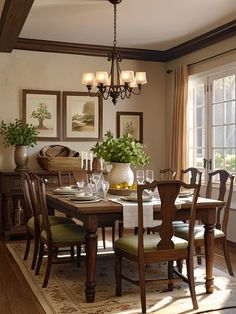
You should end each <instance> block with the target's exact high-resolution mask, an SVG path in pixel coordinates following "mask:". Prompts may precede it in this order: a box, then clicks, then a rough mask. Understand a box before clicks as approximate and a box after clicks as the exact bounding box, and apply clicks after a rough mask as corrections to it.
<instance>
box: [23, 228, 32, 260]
mask: <svg viewBox="0 0 236 314" xmlns="http://www.w3.org/2000/svg"><path fill="white" fill-rule="evenodd" d="M31 239H32V235H31V234H30V233H29V231H28V230H27V234H26V247H25V254H24V258H23V259H24V261H25V260H27V258H28V255H29V250H30V243H31Z"/></svg>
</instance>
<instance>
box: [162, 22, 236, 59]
mask: <svg viewBox="0 0 236 314" xmlns="http://www.w3.org/2000/svg"><path fill="white" fill-rule="evenodd" d="M233 36H236V20H232V21H230V22H229V23H226V24H224V25H222V26H220V27H217V28H215V29H213V30H211V31H209V32H207V33H204V34H202V35H200V36H198V37H195V38H193V39H191V40H189V41H186V42H184V43H183V44H181V45H178V46H175V47H173V48H170V49H168V50H166V51H165V53H166V61H171V60H174V59H176V58H179V57H182V56H184V55H186V54H189V53H192V52H194V51H197V50H199V49H202V48H206V47H208V46H210V45H213V44H215V43H217V42H219V41H222V40H224V39H227V38H230V37H233Z"/></svg>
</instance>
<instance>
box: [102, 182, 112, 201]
mask: <svg viewBox="0 0 236 314" xmlns="http://www.w3.org/2000/svg"><path fill="white" fill-rule="evenodd" d="M109 187H110V184H109V182H108V181H106V180H102V191H103V196H104V200H105V201H107V192H108V190H109Z"/></svg>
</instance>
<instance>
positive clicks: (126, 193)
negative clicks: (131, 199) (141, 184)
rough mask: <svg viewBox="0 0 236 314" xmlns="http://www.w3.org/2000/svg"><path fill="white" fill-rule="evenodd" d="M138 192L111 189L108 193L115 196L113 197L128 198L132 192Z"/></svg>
mask: <svg viewBox="0 0 236 314" xmlns="http://www.w3.org/2000/svg"><path fill="white" fill-rule="evenodd" d="M135 191H136V190H133V189H112V188H110V189H109V190H108V193H110V194H113V195H120V196H128V195H130V194H131V193H132V192H135Z"/></svg>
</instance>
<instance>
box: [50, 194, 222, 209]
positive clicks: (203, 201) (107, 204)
mask: <svg viewBox="0 0 236 314" xmlns="http://www.w3.org/2000/svg"><path fill="white" fill-rule="evenodd" d="M46 195H47V199H48V201H51V202H53V203H55V205H56V204H58V205H59V204H60V205H61V206H62V205H64V206H66V207H68V208H70V209H75V210H76V211H77V212H80V213H109V212H122V208H123V206H122V204H120V203H118V202H119V198H120V197H119V196H116V197H115V198H114V195H113V196H112V200H109V201H104V200H100V201H99V202H87V203H85V202H80V201H72V200H70V199H69V197H70V196H69V195H58V194H54V193H53V192H52V191H47V192H46ZM108 199H109V195H108ZM115 199H117V201H118V202H116V200H115ZM127 203H128V202H127ZM136 204H137V203H136ZM224 204H225V202H222V201H218V200H214V199H207V198H203V197H199V198H198V202H197V208H209V207H212V208H215V207H220V206H223V205H224ZM190 207H191V201H190V200H189V199H186V200H184V199H181V208H182V209H187V208H190ZM153 208H154V210H157V211H158V209H159V208H160V204H156V205H155V204H154V205H153Z"/></svg>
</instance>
